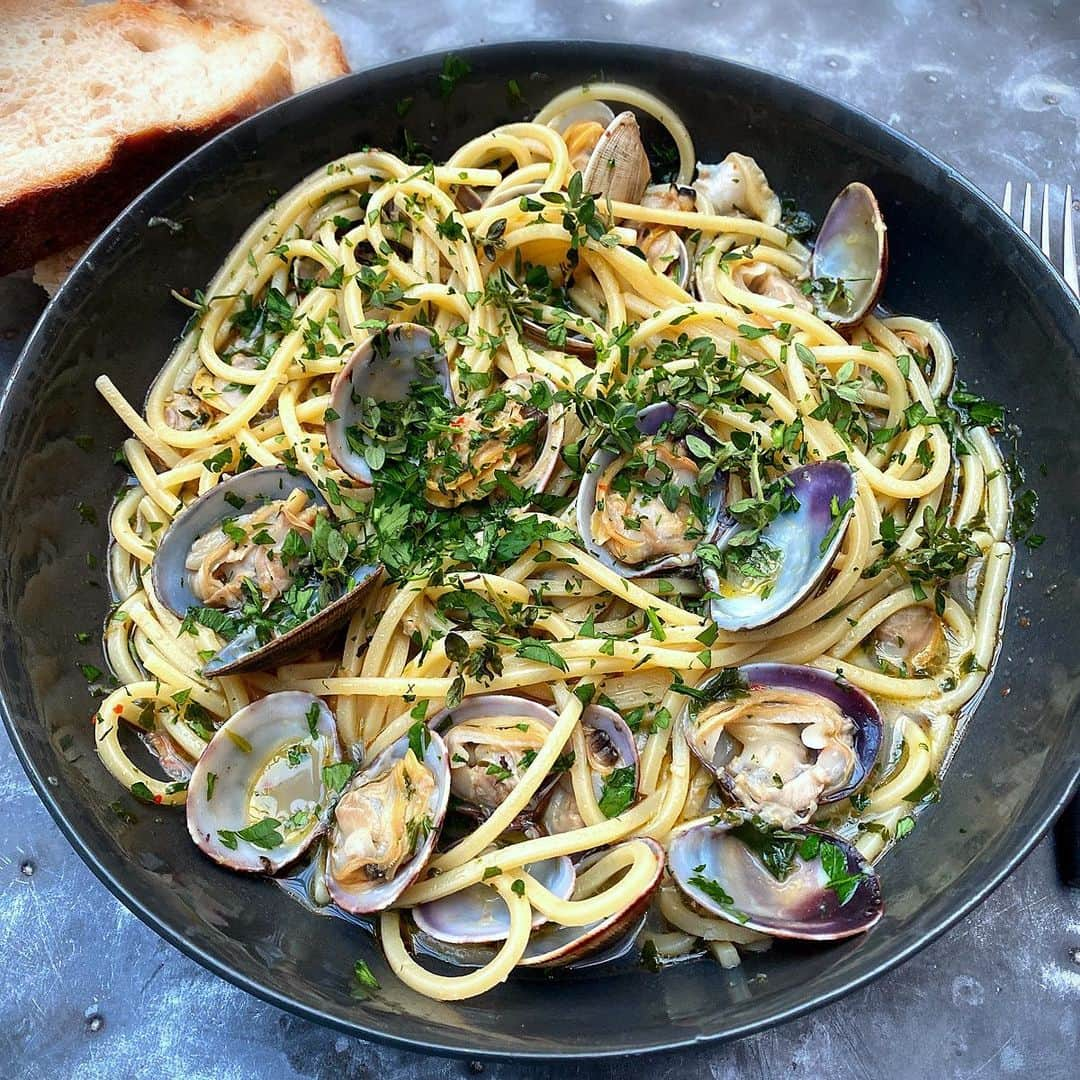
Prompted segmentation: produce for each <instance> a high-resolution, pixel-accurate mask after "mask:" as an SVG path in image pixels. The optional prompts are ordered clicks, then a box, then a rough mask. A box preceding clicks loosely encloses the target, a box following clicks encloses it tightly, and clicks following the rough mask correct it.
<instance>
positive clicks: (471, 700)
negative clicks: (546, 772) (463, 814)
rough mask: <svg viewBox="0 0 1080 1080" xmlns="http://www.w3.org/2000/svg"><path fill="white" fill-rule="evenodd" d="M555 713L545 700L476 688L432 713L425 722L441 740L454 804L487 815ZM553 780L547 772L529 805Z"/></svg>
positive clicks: (515, 779) (550, 725)
mask: <svg viewBox="0 0 1080 1080" xmlns="http://www.w3.org/2000/svg"><path fill="white" fill-rule="evenodd" d="M558 719H559V718H558V715H557V714H556V713H555V712H553V711H552V710H551V709H550V708H548V706H546V705H543V704H541V703H540V702H539V701H533V700H532V699H531V698H525V697H516V696H514V695H513V694H478V695H477V696H475V697H468V698H466V699H465V700H464V701H462V702H461V704H460V705H456V706H454V708H452V709H443V710H442V711H441V712H438V713H436V714H435V715H434V716H433V717H432V718H431V719H430V720H429V721H428V726H429V727H430V728H431V730H432V731H437V732H439V733H440V734H441V735H442V737H443V738H444V739H445V740H446V744H447V747H448V751H447V753H448V761H449V769H450V791H451V793H452V794H453V795H454V798H455V800H457V801H456V802H455V807H458V808H460V809H462V810H466V809H471V810H472V812H473V813H476V814H480V815H482V816H484V817H486V816H488V815H489V814H490V813H491V812H492V810H494V809H495V808H496V807H498V806H499V805H500V804H501V803H502V801H503V800H504V799H505V798H506V796H507V795H508V794H509V793H510V791H512V790H513V788H514V787H515V786H516V785H517V782H518V780H519V778H520V776H521V775H522V774H523V773H524V772H525V770H526V768H527V764H528V759H527V758H526V755H528V754H530V753H535V751H537V750H539V749H540V747H541V746H543V744H544V740H545V738H546V734H547V732H548V731H550V729H551V728H553V727H554V726H555V724H556V722H557V721H558ZM522 727H524V728H525V730H524V731H523V730H521V728H522ZM523 758H525V760H524V761H523ZM557 780H558V774H557V773H553V774H552V775H551V776H550V777H549V778H548V779H547V780H545V781H544V783H543V784H541V786H540V790H539V791H537V793H536V795H535V796H534V797H533V799H532V801H531V803H530V806H531V808H533V809H535V808H536V807H537V806H538V805H539V804H540V803H541V802H542V801H543V798H544V796H545V795H546V794H547V793H548V791H550V790H551V788H552V786H553V785H554V784H555V783H556V782H557Z"/></svg>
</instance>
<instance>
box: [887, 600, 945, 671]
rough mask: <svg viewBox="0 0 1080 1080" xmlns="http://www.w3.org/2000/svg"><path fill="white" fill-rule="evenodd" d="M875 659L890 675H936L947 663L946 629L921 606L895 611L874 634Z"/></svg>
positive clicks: (933, 615) (930, 610)
mask: <svg viewBox="0 0 1080 1080" xmlns="http://www.w3.org/2000/svg"><path fill="white" fill-rule="evenodd" d="M873 643H874V646H873V647H874V656H875V658H876V659H877V662H878V664H880V665H881V668H882V670H884V671H886V672H888V673H889V674H890V675H902V676H910V675H939V674H940V673H941V672H942V671H943V670H944V668H945V665H946V664H947V663H948V661H949V642H948V639H947V638H946V637H945V626H944V624H943V623H942V621H941V619H940V618H939V617H938V616H937V614H936V613H935V612H934V611H933V610H932V609H931V608H929V607H926V606H924V605H921V604H919V605H912V606H910V607H905V608H901V609H900V610H899V611H894V612H893V613H892V614H891V615H890V616H889V617H888V618H887V619H885V620H884V622H882V623H880V624H879V625H878V626H877V628H876V629H875V630H874V634H873Z"/></svg>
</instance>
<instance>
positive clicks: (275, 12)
mask: <svg viewBox="0 0 1080 1080" xmlns="http://www.w3.org/2000/svg"><path fill="white" fill-rule="evenodd" d="M172 2H173V3H174V4H176V5H177V7H179V8H182V9H183V10H184V11H186V12H187V13H188V14H189V15H201V16H203V17H208V18H213V19H232V20H233V21H234V22H239V23H246V24H247V25H248V26H261V27H263V28H264V29H266V30H273V31H274V32H275V33H276V34H279V35H280V36H281V38H282V40H283V41H284V42H285V44H286V46H287V47H288V50H289V68H290V70H291V71H292V83H293V90H295V91H297V92H299V91H300V90H307V89H308V87H310V86H318V85H319V84H320V83H324V82H329V81H330V80H331V79H336V78H337V77H338V76H339V75H346V74H348V71H349V65H348V62H347V61H346V59H345V53H344V51H343V50H342V48H341V40H340V39H339V38H338V36H337V34H335V33H334V31H333V30H332V29H331V28H330V24H329V23H328V22H327V21H326V19H325V18H324V17H323V14H322V12H320V11H318V10H317V9H316V8H315V7H314V6H313V5H312V4H311V3H310V0H172Z"/></svg>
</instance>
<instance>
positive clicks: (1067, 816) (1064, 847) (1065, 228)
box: [1001, 180, 1080, 887]
mask: <svg viewBox="0 0 1080 1080" xmlns="http://www.w3.org/2000/svg"><path fill="white" fill-rule="evenodd" d="M1012 196H1013V186H1012V181H1011V180H1010V181H1007V182H1006V184H1005V194H1004V196H1003V197H1002V199H1001V209H1002V210H1004V211H1005V213H1006V214H1008V215H1009V217H1012ZM1072 219H1073V206H1072V187H1071V185H1069V184H1066V185H1065V205H1064V207H1063V208H1062V222H1061V273H1062V276H1063V277H1064V278H1065V281H1066V282H1067V283H1068V285H1069V287H1070V288H1071V289H1072V291H1073V292H1074V293H1077V294H1078V295H1080V288H1078V287H1077V282H1076V245H1075V243H1074V240H1073V220H1072ZM1020 224H1021V228H1023V230H1024V232H1026V233H1027V234H1028V236H1031V185H1030V184H1025V185H1024V206H1023V209H1022V211H1021V214H1020ZM1039 247H1041V248H1042V253H1043V254H1044V255H1045V256H1046V258H1047V259H1048V260H1049V261H1050V264H1051V266H1054V265H1055V263H1054V256H1053V255H1052V254H1051V253H1050V185H1049V184H1045V185H1043V197H1042V216H1041V224H1040V228H1039ZM1054 847H1055V849H1056V851H1057V862H1058V871H1059V873H1060V875H1061V879H1062V881H1064V882H1065V884H1066V885H1072V886H1077V887H1080V795H1075V796H1073V798H1072V800H1071V801H1070V802H1069V804H1068V805H1067V806H1066V807H1065V809H1064V810H1063V811H1062V813H1061V817H1059V818H1058V820H1057V825H1056V826H1055V828H1054Z"/></svg>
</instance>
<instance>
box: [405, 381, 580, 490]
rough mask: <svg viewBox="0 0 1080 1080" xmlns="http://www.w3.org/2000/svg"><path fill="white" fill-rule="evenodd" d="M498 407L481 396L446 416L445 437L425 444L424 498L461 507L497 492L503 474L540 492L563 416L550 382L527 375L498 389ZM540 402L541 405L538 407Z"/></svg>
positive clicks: (555, 459) (554, 457) (555, 454)
mask: <svg viewBox="0 0 1080 1080" xmlns="http://www.w3.org/2000/svg"><path fill="white" fill-rule="evenodd" d="M499 395H500V397H501V406H500V407H499V408H492V402H493V401H494V400H495V399H494V398H485V399H482V400H481V401H479V402H478V403H477V404H476V405H475V406H474V407H472V408H469V409H466V410H464V411H463V412H461V413H459V414H458V415H457V416H455V417H453V419H451V420H450V421H449V424H448V431H447V435H446V438H445V439H444V440H436V441H435V442H432V443H430V444H429V447H428V452H429V465H428V471H427V487H426V491H425V497H426V498H427V500H428V502H430V503H432V504H434V505H435V506H446V507H450V506H460V505H461V504H462V503H467V502H472V501H474V500H479V499H484V498H487V497H488V496H489V495H491V494H492V493H494V492H497V489H498V486H499V476H500V475H505V476H506V477H507V478H508V479H510V480H511V481H513V483H514V484H516V485H517V487H519V488H521V489H522V490H524V491H529V492H534V491H541V490H543V488H544V485H545V484H547V482H548V480H549V479H550V478H551V474H552V473H553V472H554V471H555V467H556V466H557V465H558V463H559V451H560V449H561V448H562V436H563V428H564V425H565V423H566V416H565V411H564V409H563V406H562V405H560V404H557V403H555V402H554V400H553V399H554V396H555V387H554V385H552V383H551V382H549V381H548V380H547V379H545V378H542V377H541V376H537V375H532V374H522V375H515V376H513V377H512V378H510V379H507V380H506V382H504V383H503V384H502V386H501V387H500V388H499ZM541 406H542V407H541Z"/></svg>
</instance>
